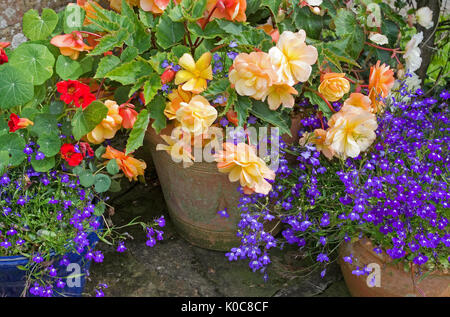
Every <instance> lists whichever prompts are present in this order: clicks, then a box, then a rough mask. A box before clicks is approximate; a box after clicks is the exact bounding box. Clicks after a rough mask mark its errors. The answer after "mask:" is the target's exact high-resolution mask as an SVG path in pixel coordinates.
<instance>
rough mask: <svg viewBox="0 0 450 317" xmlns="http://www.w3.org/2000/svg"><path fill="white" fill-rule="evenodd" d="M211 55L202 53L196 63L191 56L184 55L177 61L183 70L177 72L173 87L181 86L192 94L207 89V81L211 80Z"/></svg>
mask: <svg viewBox="0 0 450 317" xmlns="http://www.w3.org/2000/svg"><path fill="white" fill-rule="evenodd" d="M211 59H212V55H211V53H210V52H206V53H204V54H203V55H202V56H200V58H199V59H198V61H197V62H195V61H194V58H193V57H192V55H191V54H188V53H185V54H183V56H181V58H180V59H179V61H178V64H180V66H181V67H183V68H184V69H182V70H180V71H178V72H177V75H176V76H175V85H180V84H183V83H184V85H183V90H185V91H191V92H192V93H194V94H199V93H201V92H203V91H204V90H205V89H206V87H207V80H212V79H213V73H212V67H211Z"/></svg>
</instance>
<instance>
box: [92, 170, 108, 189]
mask: <svg viewBox="0 0 450 317" xmlns="http://www.w3.org/2000/svg"><path fill="white" fill-rule="evenodd" d="M94 185H95V191H96V192H97V193H104V192H106V191H107V190H108V189H109V187H110V186H111V178H109V176H107V175H105V174H97V175H95V184H94Z"/></svg>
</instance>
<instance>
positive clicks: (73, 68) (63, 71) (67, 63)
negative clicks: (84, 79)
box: [56, 55, 83, 80]
mask: <svg viewBox="0 0 450 317" xmlns="http://www.w3.org/2000/svg"><path fill="white" fill-rule="evenodd" d="M56 73H57V74H58V75H59V77H61V78H62V79H64V80H69V79H71V80H77V79H78V77H80V76H81V75H82V74H83V68H82V67H81V64H80V63H79V62H77V61H74V60H71V59H70V58H69V57H67V56H64V55H59V56H58V59H57V60H56Z"/></svg>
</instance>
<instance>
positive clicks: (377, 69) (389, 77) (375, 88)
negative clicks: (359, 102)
mask: <svg viewBox="0 0 450 317" xmlns="http://www.w3.org/2000/svg"><path fill="white" fill-rule="evenodd" d="M394 81H395V79H394V72H393V71H392V69H390V67H389V66H387V65H386V64H384V63H383V64H382V65H380V61H377V63H376V65H375V66H372V67H370V76H369V98H370V100H371V101H372V107H374V109H375V110H376V112H378V111H379V110H381V108H382V106H383V102H382V101H380V100H378V99H380V96H381V97H383V98H386V97H387V96H388V94H389V92H390V91H391V89H392V86H394Z"/></svg>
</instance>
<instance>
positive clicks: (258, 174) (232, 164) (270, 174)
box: [214, 142, 275, 195]
mask: <svg viewBox="0 0 450 317" xmlns="http://www.w3.org/2000/svg"><path fill="white" fill-rule="evenodd" d="M214 157H215V159H216V162H218V163H217V168H218V169H219V172H221V173H229V174H228V179H229V180H230V181H231V182H236V181H238V180H239V181H240V184H241V186H242V187H244V188H247V192H249V191H253V192H256V193H259V194H265V195H267V194H268V193H269V191H270V190H271V188H272V185H271V184H270V183H269V182H268V181H267V180H266V179H270V180H273V179H275V173H274V171H272V170H271V169H270V168H269V167H267V165H266V163H265V162H264V161H263V160H262V159H261V158H259V157H258V156H257V155H256V152H255V149H254V147H251V146H249V145H247V144H245V143H239V144H238V145H234V144H233V143H228V142H227V143H223V151H219V152H218V153H217V154H215V155H214Z"/></svg>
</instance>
